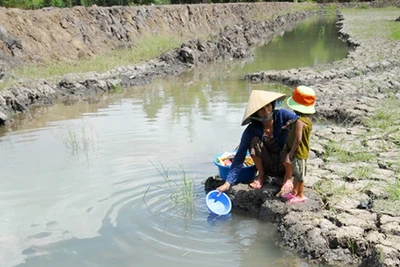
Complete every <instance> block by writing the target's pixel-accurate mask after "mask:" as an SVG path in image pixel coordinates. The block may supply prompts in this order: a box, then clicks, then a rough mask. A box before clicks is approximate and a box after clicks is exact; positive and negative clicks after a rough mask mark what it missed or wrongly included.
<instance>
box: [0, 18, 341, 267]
mask: <svg viewBox="0 0 400 267" xmlns="http://www.w3.org/2000/svg"><path fill="white" fill-rule="evenodd" d="M334 23H335V18H331V17H314V18H311V19H309V20H307V21H305V22H303V23H301V24H299V25H298V26H297V27H296V28H295V29H294V30H293V31H291V32H287V33H284V34H282V35H281V36H280V37H277V38H276V39H275V40H274V41H272V42H270V43H268V44H266V45H264V46H261V47H258V48H257V49H256V50H255V51H254V57H253V58H251V59H246V60H241V61H234V60H232V61H229V62H223V63H220V64H214V65H209V66H206V67H203V68H198V69H194V70H192V71H190V72H187V73H185V74H183V75H180V76H179V77H173V78H166V79H162V80H157V81H154V82H153V83H151V84H149V85H146V86H142V87H134V88H130V89H129V90H127V91H126V92H124V93H122V94H112V95H106V96H101V97H99V98H98V99H93V100H91V101H85V102H81V103H76V104H73V105H70V106H66V105H62V104H57V105H54V106H51V107H46V108H39V109H36V110H32V112H31V113H30V114H26V115H25V116H24V117H21V118H19V119H18V120H17V121H16V123H15V126H13V128H12V129H4V128H3V129H1V130H0V151H1V153H0V166H1V167H0V169H1V173H2V174H1V177H0V213H1V219H0V262H1V266H6V267H7V266H40V267H45V266H160V265H163V264H165V266H178V265H186V266H191V267H192V266H219V267H221V266H230V267H233V266H264V265H265V266H307V264H306V263H304V262H303V261H302V260H301V259H299V258H298V257H297V256H296V255H293V254H292V253H291V252H290V251H287V250H284V249H281V248H279V247H278V246H277V245H275V244H276V243H277V241H278V239H279V235H278V234H277V232H276V226H275V225H273V224H269V223H264V222H260V221H259V220H257V219H256V218H252V217H250V216H248V215H243V214H237V213H235V212H234V213H232V214H231V216H230V217H229V218H228V219H226V220H215V218H213V217H212V216H211V215H210V213H209V212H208V210H207V208H206V206H205V193H204V185H203V184H202V182H203V181H204V180H205V179H206V178H207V177H208V176H211V175H215V174H217V168H216V166H214V165H213V163H212V159H213V157H214V156H215V155H216V154H217V153H220V152H224V151H227V150H231V149H233V148H235V147H236V146H237V145H238V142H239V140H240V136H241V133H242V131H243V130H244V128H243V127H240V123H241V119H242V116H243V112H244V109H245V106H246V102H247V100H248V96H249V92H250V91H251V90H252V89H270V90H283V91H286V92H290V90H291V89H290V88H289V89H288V88H283V87H278V86H267V85H252V84H250V83H248V82H246V81H244V80H243V79H242V78H243V76H244V74H247V73H248V72H253V71H260V70H267V69H285V68H294V67H302V66H314V65H315V64H319V63H326V62H330V61H334V60H339V59H341V58H343V57H345V56H346V53H347V51H348V50H347V49H348V48H347V47H346V44H345V43H344V42H341V41H340V40H338V38H337V31H338V29H337V28H336V27H335V26H334ZM288 90H289V91H288ZM191 182H193V184H192V186H193V191H184V189H188V188H189V189H190V188H192V187H191V184H190V183H191ZM184 183H186V185H185V184H184ZM183 192H189V193H183Z"/></svg>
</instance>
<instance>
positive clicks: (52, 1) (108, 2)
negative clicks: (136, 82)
mask: <svg viewBox="0 0 400 267" xmlns="http://www.w3.org/2000/svg"><path fill="white" fill-rule="evenodd" d="M292 1H293V2H294V3H297V2H308V3H312V2H316V1H314V0H292ZM230 2H232V1H231V0H212V1H211V0H206V1H204V0H0V6H4V7H15V8H23V9H38V8H42V7H50V6H52V7H73V6H87V7H88V6H92V5H98V6H136V5H151V4H155V5H168V4H202V3H230ZM237 2H245V1H237ZM255 2H264V1H262V0H256V1H255ZM265 2H266V1H265Z"/></svg>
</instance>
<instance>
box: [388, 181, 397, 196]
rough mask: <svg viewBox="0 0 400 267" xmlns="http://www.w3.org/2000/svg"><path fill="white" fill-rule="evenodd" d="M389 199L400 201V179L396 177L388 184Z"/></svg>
mask: <svg viewBox="0 0 400 267" xmlns="http://www.w3.org/2000/svg"><path fill="white" fill-rule="evenodd" d="M388 192H389V200H394V201H400V181H399V180H398V179H396V180H395V181H394V182H393V183H389V185H388Z"/></svg>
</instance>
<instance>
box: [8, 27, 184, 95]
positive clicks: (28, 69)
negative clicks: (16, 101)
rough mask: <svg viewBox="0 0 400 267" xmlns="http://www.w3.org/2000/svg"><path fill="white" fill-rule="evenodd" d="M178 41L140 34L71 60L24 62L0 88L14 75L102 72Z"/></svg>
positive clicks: (34, 76) (151, 55) (156, 53)
mask: <svg viewBox="0 0 400 267" xmlns="http://www.w3.org/2000/svg"><path fill="white" fill-rule="evenodd" d="M181 43H182V40H181V39H180V38H177V37H167V36H162V35H158V36H142V37H140V38H138V39H137V40H135V42H134V44H133V46H132V47H130V48H124V49H119V50H114V51H112V52H110V53H108V54H104V55H98V56H96V57H93V58H83V59H80V60H78V61H77V62H75V63H67V62H48V63H44V64H43V65H36V64H31V65H25V66H22V67H20V68H17V69H15V70H13V71H12V73H11V74H12V76H14V77H16V78H17V79H15V78H14V79H12V80H10V79H9V80H6V81H5V82H4V83H2V84H1V85H0V89H2V88H6V87H10V86H12V85H14V84H16V81H17V80H18V79H38V78H43V79H47V80H51V78H54V77H57V76H60V75H63V74H67V73H77V74H79V73H85V72H91V71H95V72H104V71H107V70H110V69H113V68H116V67H119V66H128V65H134V64H137V63H139V62H141V61H145V60H149V59H151V58H155V57H157V56H159V55H161V54H162V53H164V52H166V51H168V50H169V49H172V48H174V47H178V46H179V45H180V44H181Z"/></svg>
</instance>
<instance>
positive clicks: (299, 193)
mask: <svg viewBox="0 0 400 267" xmlns="http://www.w3.org/2000/svg"><path fill="white" fill-rule="evenodd" d="M303 192H304V181H302V182H300V183H299V185H298V188H297V195H296V196H297V197H298V198H300V199H303V198H304V194H303Z"/></svg>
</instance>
